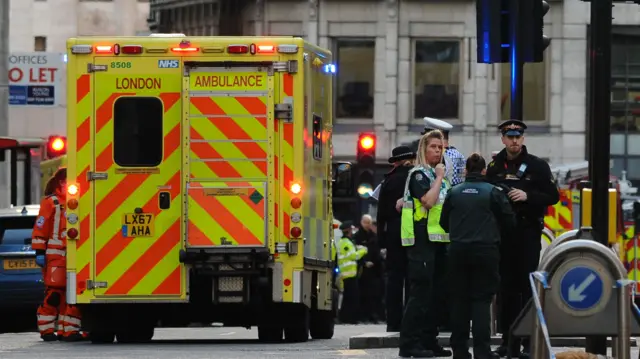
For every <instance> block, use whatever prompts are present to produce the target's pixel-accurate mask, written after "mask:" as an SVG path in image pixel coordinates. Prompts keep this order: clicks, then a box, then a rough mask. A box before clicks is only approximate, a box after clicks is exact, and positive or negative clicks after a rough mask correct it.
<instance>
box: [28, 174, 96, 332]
mask: <svg viewBox="0 0 640 359" xmlns="http://www.w3.org/2000/svg"><path fill="white" fill-rule="evenodd" d="M66 183H67V169H66V168H60V169H58V170H57V171H56V172H55V173H54V175H53V177H51V179H49V181H48V182H47V186H46V188H45V192H44V194H45V197H44V199H43V200H42V202H41V203H40V213H39V214H38V218H37V220H36V223H35V225H34V227H33V234H32V239H31V246H32V248H33V249H34V250H35V251H36V263H37V264H38V266H40V267H42V275H43V279H44V285H45V294H44V302H43V303H42V304H41V305H40V306H39V307H38V311H37V316H38V330H39V331H40V337H41V338H42V340H44V341H53V340H63V341H78V340H82V339H83V335H82V334H80V317H81V316H80V310H79V309H78V308H77V307H76V306H74V305H69V304H67V303H66V295H65V294H66V293H65V291H66V279H67V278H66V275H67V269H66V249H67V243H66V242H67V239H66V225H67V221H66V218H65V210H64V205H65V195H66V187H67V186H66ZM56 327H57V330H56Z"/></svg>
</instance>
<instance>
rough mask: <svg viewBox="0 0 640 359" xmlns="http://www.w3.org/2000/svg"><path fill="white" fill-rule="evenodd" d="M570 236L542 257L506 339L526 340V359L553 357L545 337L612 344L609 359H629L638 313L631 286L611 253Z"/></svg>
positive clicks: (639, 332)
mask: <svg viewBox="0 0 640 359" xmlns="http://www.w3.org/2000/svg"><path fill="white" fill-rule="evenodd" d="M583 230H586V228H584V229H583ZM570 232H571V231H570ZM583 232H584V233H585V234H586V233H587V231H583ZM576 234H577V233H569V232H567V233H565V234H563V235H561V236H560V237H558V239H557V240H556V241H557V243H555V244H554V246H553V247H550V248H549V250H548V251H546V252H545V255H544V256H543V258H542V260H541V261H540V265H539V266H538V271H537V272H534V273H532V275H531V283H532V286H533V288H532V290H533V294H534V297H533V300H532V301H530V302H529V303H527V305H526V306H525V308H524V309H523V311H522V312H521V313H520V315H519V316H518V318H517V319H516V321H515V323H514V325H513V326H512V328H511V332H512V335H514V336H517V337H527V336H530V337H531V358H532V359H544V358H552V357H553V354H552V352H551V348H550V347H549V346H550V344H549V343H550V341H549V337H585V336H607V337H612V338H614V340H613V351H614V356H615V357H616V358H617V359H630V356H631V349H630V336H631V335H640V322H639V319H640V313H636V311H635V308H633V306H632V301H631V296H630V291H629V288H628V286H629V284H631V283H632V282H631V281H629V280H628V279H627V278H626V275H627V273H626V270H625V268H624V266H623V265H622V263H621V262H620V260H619V259H618V258H617V257H616V255H615V253H614V252H613V251H612V250H611V249H609V248H608V247H607V246H604V245H602V244H600V243H598V242H596V241H593V240H590V239H584V238H580V237H575V235H576ZM565 235H566V236H565ZM563 236H564V237H563ZM534 283H535V285H533V284H534ZM614 287H615V288H616V290H615V291H614V290H613V288H614ZM612 297H615V300H611V299H612ZM632 318H633V320H632ZM545 339H546V340H545ZM545 341H546V347H547V349H548V350H547V351H545V350H544V349H545Z"/></svg>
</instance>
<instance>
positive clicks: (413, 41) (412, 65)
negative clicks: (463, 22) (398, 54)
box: [409, 36, 465, 126]
mask: <svg viewBox="0 0 640 359" xmlns="http://www.w3.org/2000/svg"><path fill="white" fill-rule="evenodd" d="M418 41H431V42H457V43H458V55H459V56H458V68H459V71H458V116H457V118H447V119H444V118H443V119H442V120H446V121H447V122H449V123H451V124H454V125H455V124H461V123H462V119H461V117H462V116H461V114H462V113H463V111H464V107H463V101H462V99H463V96H462V94H463V93H464V91H463V89H464V80H465V78H464V76H465V75H464V70H463V65H464V61H463V59H464V56H465V50H464V38H461V37H448V36H436V37H424V36H417V37H412V38H411V54H410V55H409V56H410V57H409V59H410V70H409V71H410V74H411V89H410V91H409V96H411V113H410V115H409V118H411V119H413V121H412V122H413V123H415V124H419V125H421V126H422V125H423V124H424V118H423V117H420V118H414V116H415V113H416V53H417V51H416V46H417V44H418Z"/></svg>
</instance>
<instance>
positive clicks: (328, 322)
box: [309, 310, 336, 339]
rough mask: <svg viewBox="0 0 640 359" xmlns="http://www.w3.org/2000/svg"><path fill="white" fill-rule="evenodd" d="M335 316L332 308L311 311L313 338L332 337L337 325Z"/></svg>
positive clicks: (310, 329) (310, 328)
mask: <svg viewBox="0 0 640 359" xmlns="http://www.w3.org/2000/svg"><path fill="white" fill-rule="evenodd" d="M335 324H336V322H335V317H334V315H333V311H332V310H313V311H311V325H310V327H309V331H310V333H311V338H313V339H331V338H333V330H334V327H335Z"/></svg>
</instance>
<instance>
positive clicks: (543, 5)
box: [520, 0, 551, 62]
mask: <svg viewBox="0 0 640 359" xmlns="http://www.w3.org/2000/svg"><path fill="white" fill-rule="evenodd" d="M521 6H522V8H521V11H522V12H521V13H522V14H523V15H522V19H521V20H522V21H521V22H520V24H521V26H522V44H523V45H522V46H523V51H524V53H523V57H524V62H542V61H543V60H544V56H543V55H544V50H546V48H547V47H549V45H550V44H551V39H550V38H549V37H547V36H545V34H544V33H543V30H544V16H545V15H546V14H547V13H548V12H549V4H548V3H547V2H546V1H544V0H527V1H522V2H521Z"/></svg>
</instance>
